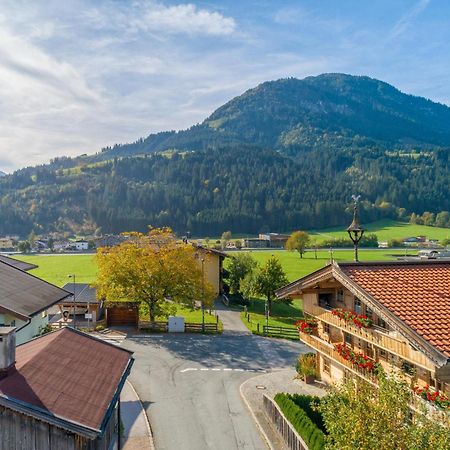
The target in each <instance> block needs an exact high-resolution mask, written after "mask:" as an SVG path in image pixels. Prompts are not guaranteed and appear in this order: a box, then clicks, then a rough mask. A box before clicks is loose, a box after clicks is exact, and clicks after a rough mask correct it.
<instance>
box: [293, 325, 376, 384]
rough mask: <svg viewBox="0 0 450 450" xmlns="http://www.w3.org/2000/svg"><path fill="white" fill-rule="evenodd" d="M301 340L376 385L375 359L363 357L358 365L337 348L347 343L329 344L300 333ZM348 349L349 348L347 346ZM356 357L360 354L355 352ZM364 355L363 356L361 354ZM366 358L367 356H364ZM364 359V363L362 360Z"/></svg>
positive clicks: (315, 337)
mask: <svg viewBox="0 0 450 450" xmlns="http://www.w3.org/2000/svg"><path fill="white" fill-rule="evenodd" d="M300 339H301V340H302V341H303V342H304V343H305V344H307V345H309V346H310V347H312V348H314V349H315V350H317V351H318V352H319V353H322V354H324V355H325V356H328V357H329V358H331V359H333V360H334V361H337V362H338V363H339V364H341V365H342V366H344V367H346V368H347V369H349V370H350V371H351V372H353V373H355V374H357V375H359V376H361V377H362V378H364V379H365V380H367V381H369V382H371V383H376V382H377V377H376V370H375V369H376V368H378V366H379V365H378V363H377V362H375V361H374V360H373V359H371V358H369V357H366V358H367V359H365V358H363V356H361V364H359V363H356V362H355V361H356V360H355V361H353V360H352V359H350V358H349V357H348V356H347V354H341V353H342V352H340V351H339V350H338V348H337V346H338V345H341V346H345V343H343V342H341V343H338V344H334V345H333V344H329V343H328V342H326V341H324V340H323V339H321V338H319V337H317V336H314V335H310V334H305V333H300ZM345 347H347V346H345ZM354 353H355V355H359V353H357V352H354ZM361 355H362V354H361ZM364 356H365V355H364ZM363 359H364V363H363V362H362V360H363Z"/></svg>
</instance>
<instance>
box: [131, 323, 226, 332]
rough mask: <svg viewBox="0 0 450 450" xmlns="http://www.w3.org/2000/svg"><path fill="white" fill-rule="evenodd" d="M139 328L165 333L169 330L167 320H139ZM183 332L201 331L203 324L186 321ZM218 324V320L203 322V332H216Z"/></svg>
mask: <svg viewBox="0 0 450 450" xmlns="http://www.w3.org/2000/svg"><path fill="white" fill-rule="evenodd" d="M139 329H140V330H147V331H152V332H159V333H166V332H168V331H169V324H168V322H149V321H148V320H147V321H144V320H140V321H139ZM184 331H185V333H202V331H203V324H201V323H189V322H186V323H185V324H184ZM218 332H219V325H218V321H216V323H205V333H218Z"/></svg>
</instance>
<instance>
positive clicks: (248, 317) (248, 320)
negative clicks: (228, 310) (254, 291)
mask: <svg viewBox="0 0 450 450" xmlns="http://www.w3.org/2000/svg"><path fill="white" fill-rule="evenodd" d="M247 322H250V314H248V315H247Z"/></svg>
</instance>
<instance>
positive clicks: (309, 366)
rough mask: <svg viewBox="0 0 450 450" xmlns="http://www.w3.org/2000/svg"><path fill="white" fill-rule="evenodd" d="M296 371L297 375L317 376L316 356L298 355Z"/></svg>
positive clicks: (308, 354)
mask: <svg viewBox="0 0 450 450" xmlns="http://www.w3.org/2000/svg"><path fill="white" fill-rule="evenodd" d="M296 369H297V372H298V374H299V375H302V376H310V375H314V376H317V366H316V354H315V353H304V354H303V355H300V356H299V357H298V360H297V364H296Z"/></svg>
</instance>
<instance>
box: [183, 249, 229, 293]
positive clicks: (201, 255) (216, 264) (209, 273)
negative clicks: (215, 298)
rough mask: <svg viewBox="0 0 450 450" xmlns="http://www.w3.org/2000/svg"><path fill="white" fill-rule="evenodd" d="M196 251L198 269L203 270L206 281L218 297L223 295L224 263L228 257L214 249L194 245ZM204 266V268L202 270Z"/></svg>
mask: <svg viewBox="0 0 450 450" xmlns="http://www.w3.org/2000/svg"><path fill="white" fill-rule="evenodd" d="M192 245H193V246H194V248H195V250H196V255H197V256H196V260H197V264H198V267H199V268H200V269H201V270H203V274H204V279H205V281H207V282H208V283H209V284H210V285H211V286H212V287H213V288H214V292H215V294H216V295H220V294H222V293H223V261H224V259H225V258H227V257H228V255H227V254H226V253H225V252H221V251H220V250H216V249H213V248H208V247H203V246H201V245H198V244H192ZM202 265H203V268H202Z"/></svg>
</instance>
